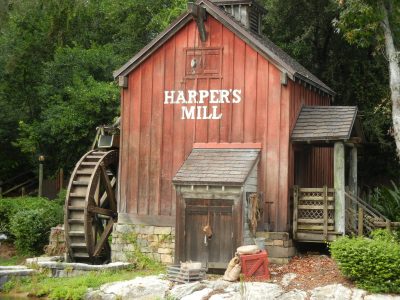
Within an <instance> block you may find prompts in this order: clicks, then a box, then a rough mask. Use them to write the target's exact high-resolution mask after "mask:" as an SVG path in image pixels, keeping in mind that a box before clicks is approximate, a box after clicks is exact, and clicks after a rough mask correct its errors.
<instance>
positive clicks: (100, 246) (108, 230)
mask: <svg viewBox="0 0 400 300" xmlns="http://www.w3.org/2000/svg"><path fill="white" fill-rule="evenodd" d="M113 225H114V220H113V219H111V220H110V221H109V222H108V224H107V226H106V228H105V229H104V232H103V233H102V235H101V237H100V240H99V242H98V243H97V245H96V248H95V250H94V253H93V256H99V254H100V252H101V250H102V249H103V247H104V246H105V244H106V243H107V242H108V241H107V239H108V237H109V235H110V234H111V231H112V229H113Z"/></svg>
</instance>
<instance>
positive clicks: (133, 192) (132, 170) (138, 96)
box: [122, 67, 142, 213]
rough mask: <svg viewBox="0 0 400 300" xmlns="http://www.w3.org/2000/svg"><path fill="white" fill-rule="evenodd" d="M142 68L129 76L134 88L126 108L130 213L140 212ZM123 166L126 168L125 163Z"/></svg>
mask: <svg viewBox="0 0 400 300" xmlns="http://www.w3.org/2000/svg"><path fill="white" fill-rule="evenodd" d="M141 84H142V68H141V67H140V68H138V69H136V70H135V72H134V73H133V74H131V75H130V76H129V86H130V88H129V90H132V93H131V97H130V105H129V107H127V108H126V109H127V110H128V109H129V111H128V112H127V117H129V123H128V124H129V125H128V128H127V130H128V134H127V136H126V138H127V140H126V141H125V143H127V148H128V153H127V156H126V157H127V166H126V167H125V168H126V172H125V173H126V174H125V173H124V176H126V180H125V182H126V186H123V188H125V189H126V197H127V200H126V201H127V212H128V213H138V203H139V201H138V195H139V174H140V172H139V159H140V156H139V155H140V151H139V150H140V149H139V145H140V128H141V126H140V110H141V103H142V89H141ZM125 163H126V162H123V163H122V166H123V168H124V164H125Z"/></svg>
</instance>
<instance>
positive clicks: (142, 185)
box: [138, 57, 153, 215]
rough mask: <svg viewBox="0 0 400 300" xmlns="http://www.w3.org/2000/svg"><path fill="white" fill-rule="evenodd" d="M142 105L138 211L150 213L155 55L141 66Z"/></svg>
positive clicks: (144, 213)
mask: <svg viewBox="0 0 400 300" xmlns="http://www.w3.org/2000/svg"><path fill="white" fill-rule="evenodd" d="M141 69H142V84H141V90H142V93H141V107H140V140H139V170H140V171H139V174H138V176H139V187H138V188H139V190H138V191H139V196H138V213H139V214H142V215H147V214H148V213H149V190H150V184H149V181H150V147H151V139H150V138H151V131H152V128H151V107H152V93H151V91H152V89H153V80H152V78H153V57H151V58H149V60H147V61H145V62H144V63H143V65H142V66H141Z"/></svg>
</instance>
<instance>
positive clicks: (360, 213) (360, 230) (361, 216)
mask: <svg viewBox="0 0 400 300" xmlns="http://www.w3.org/2000/svg"><path fill="white" fill-rule="evenodd" d="M363 231H364V211H363V209H362V207H359V208H358V236H363V234H364V232H363Z"/></svg>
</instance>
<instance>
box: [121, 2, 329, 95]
mask: <svg viewBox="0 0 400 300" xmlns="http://www.w3.org/2000/svg"><path fill="white" fill-rule="evenodd" d="M197 4H199V5H202V6H203V7H204V8H205V9H206V11H207V13H208V14H209V15H210V16H212V17H213V18H215V19H216V20H218V21H219V22H220V23H222V24H223V25H224V26H225V27H227V28H228V29H229V30H231V31H232V32H233V33H235V35H236V36H238V37H239V38H240V39H242V40H243V41H245V42H246V43H247V44H248V45H250V46H251V47H252V49H254V50H255V51H256V52H257V53H259V54H260V55H261V56H263V57H264V58H265V59H267V60H269V61H270V62H272V63H273V64H274V65H275V67H277V68H278V69H279V70H281V71H283V72H287V73H288V74H289V75H290V77H291V79H292V80H294V79H295V78H297V79H298V80H301V81H303V82H305V83H308V84H311V85H313V86H314V87H315V88H317V89H319V90H321V91H322V92H324V93H326V94H328V95H330V96H334V95H335V92H334V91H333V90H332V89H331V88H329V87H328V86H327V85H326V84H325V83H323V82H322V81H321V80H319V79H318V78H317V77H316V76H315V75H313V74H312V73H311V72H310V71H308V70H307V69H306V68H304V67H303V66H302V65H300V64H299V63H298V62H297V61H296V60H295V59H293V58H292V57H291V56H289V55H288V54H287V53H286V52H284V51H283V50H282V49H280V48H279V47H278V46H276V45H275V44H274V43H273V42H272V41H270V40H269V39H268V38H267V37H264V36H260V35H257V34H254V33H252V32H251V31H250V30H247V29H246V28H245V27H243V25H242V24H240V22H238V21H237V20H236V19H235V18H234V17H233V16H231V15H229V14H227V13H225V12H224V11H223V9H221V8H219V7H218V6H217V5H215V4H213V3H211V2H210V1H208V0H200V1H197ZM192 20H193V18H192V16H191V15H190V13H189V12H186V13H184V14H182V15H181V16H180V17H179V18H178V19H177V20H176V21H175V22H174V23H173V24H171V26H170V27H168V28H167V29H166V30H165V31H163V32H162V33H161V34H159V35H158V36H157V37H156V38H155V39H154V40H153V41H152V42H150V43H149V44H148V45H147V46H146V47H144V48H143V49H142V50H141V51H139V53H137V54H136V55H135V56H134V57H133V58H132V59H130V60H129V61H128V62H127V63H126V64H125V65H123V66H122V67H121V68H120V69H118V70H116V71H115V72H114V77H115V78H117V77H118V76H127V75H128V74H129V73H130V72H132V71H133V70H134V69H135V68H137V67H138V66H139V65H140V64H141V63H142V62H143V61H144V60H146V59H147V58H148V57H149V56H151V55H152V54H153V53H154V52H155V51H157V50H158V49H159V47H160V46H161V45H163V44H164V43H165V42H166V41H168V40H169V39H170V38H171V37H172V36H174V35H175V34H176V33H177V32H179V31H180V30H181V29H182V28H183V27H184V26H185V25H186V24H187V23H189V22H191V21H192ZM207 25H208V24H206V28H207ZM207 32H208V33H209V34H210V32H209V31H207ZM208 42H209V41H208ZM206 43H207V42H206Z"/></svg>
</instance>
